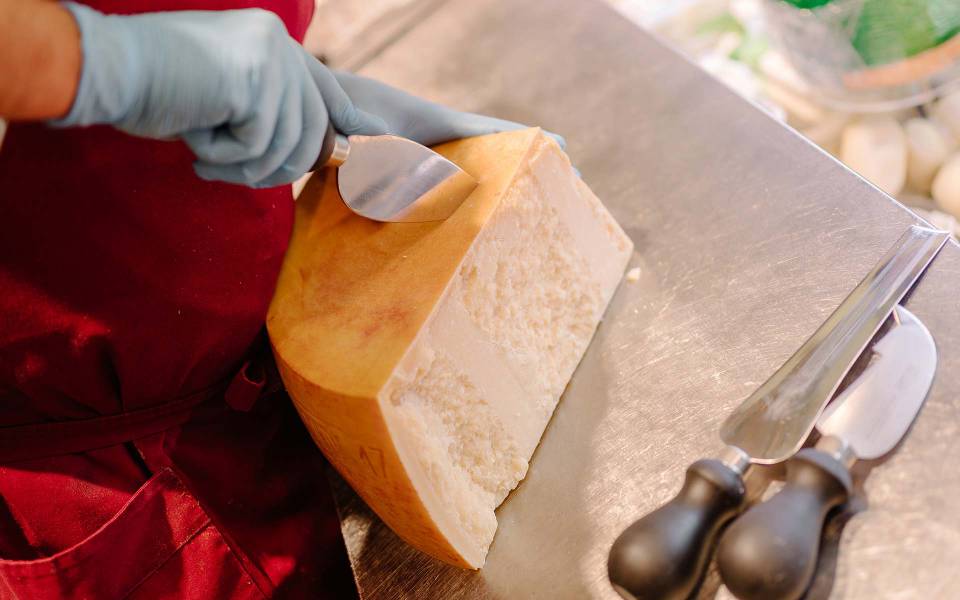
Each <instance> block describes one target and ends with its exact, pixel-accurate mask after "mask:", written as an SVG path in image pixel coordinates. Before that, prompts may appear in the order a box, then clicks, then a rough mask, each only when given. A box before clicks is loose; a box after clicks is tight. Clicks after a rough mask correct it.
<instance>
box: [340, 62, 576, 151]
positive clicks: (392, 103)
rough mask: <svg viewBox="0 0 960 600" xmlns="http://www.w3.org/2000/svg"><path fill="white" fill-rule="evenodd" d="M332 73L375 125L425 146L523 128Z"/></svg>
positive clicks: (380, 84)
mask: <svg viewBox="0 0 960 600" xmlns="http://www.w3.org/2000/svg"><path fill="white" fill-rule="evenodd" d="M334 75H335V76H336V78H337V81H338V82H340V86H341V87H342V88H343V89H344V91H345V92H346V93H347V95H348V96H350V99H351V100H352V101H353V104H354V105H355V106H356V107H357V108H358V109H359V110H361V111H362V112H364V113H367V114H369V115H373V116H374V117H375V118H376V119H377V121H378V122H377V127H380V128H385V129H386V131H388V132H389V133H392V134H394V135H399V136H401V137H405V138H410V139H411V140H414V141H415V142H419V143H421V144H424V145H427V146H431V145H433V144H438V143H440V142H446V141H449V140H457V139H460V138H465V137H473V136H476V135H486V134H489V133H499V132H501V131H511V130H514V129H525V128H526V127H527V125H521V124H520V123H514V122H513V121H504V120H503V119H496V118H493V117H486V116H483V115H477V114H472V113H465V112H460V111H457V110H453V109H451V108H448V107H446V106H442V105H440V104H436V103H434V102H430V101H428V100H424V99H423V98H417V97H416V96H412V95H410V94H408V93H406V92H403V91H400V90H398V89H396V88H392V87H390V86H388V85H386V84H384V83H380V82H379V81H375V80H373V79H368V78H366V77H361V76H359V75H353V74H351V73H344V72H340V71H334ZM548 133H549V132H548ZM550 135H551V136H553V137H554V139H556V140H557V142H558V143H559V144H560V147H561V148H563V147H565V146H566V142H565V141H564V139H563V138H562V137H560V136H559V135H557V134H554V133H550Z"/></svg>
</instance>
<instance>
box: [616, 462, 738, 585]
mask: <svg viewBox="0 0 960 600" xmlns="http://www.w3.org/2000/svg"><path fill="white" fill-rule="evenodd" d="M745 495H746V494H745V490H744V485H743V477H742V476H741V474H740V473H739V472H737V471H736V470H734V469H732V468H731V467H729V466H727V465H725V464H724V463H722V462H720V461H719V460H712V459H705V460H699V461H697V462H695V463H693V464H692V465H690V467H689V468H688V469H687V475H686V479H685V480H684V482H683V488H682V489H681V490H680V493H678V494H677V495H676V497H674V498H673V499H672V500H670V501H669V502H667V503H666V504H664V505H663V506H661V507H660V508H658V509H657V510H655V511H653V512H652V513H650V514H648V515H646V516H645V517H643V518H642V519H640V520H639V521H636V522H635V523H633V525H630V527H628V528H627V529H625V530H624V531H623V533H621V534H620V537H618V538H617V540H616V541H615V542H614V543H613V547H612V548H611V549H610V556H609V557H608V559H607V574H608V575H609V577H610V582H611V583H612V584H613V587H614V589H616V590H617V593H618V594H620V596H622V597H623V598H626V599H627V600H684V599H685V598H689V597H690V596H691V595H692V593H693V592H694V590H695V589H696V587H697V584H698V583H699V582H700V579H701V578H702V577H703V574H704V572H705V571H706V566H707V562H708V561H709V558H710V551H711V550H712V549H713V543H714V541H715V540H716V537H717V533H718V532H719V531H720V529H721V528H722V527H723V526H724V525H725V524H726V523H727V522H728V521H729V520H730V519H732V518H733V517H734V516H736V515H737V513H738V512H739V511H740V509H741V506H742V505H743V500H744V497H745Z"/></svg>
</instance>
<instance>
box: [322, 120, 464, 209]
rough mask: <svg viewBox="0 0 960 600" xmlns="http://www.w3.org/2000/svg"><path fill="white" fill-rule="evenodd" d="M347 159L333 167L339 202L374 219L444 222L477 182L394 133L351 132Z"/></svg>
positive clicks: (432, 153) (422, 147)
mask: <svg viewBox="0 0 960 600" xmlns="http://www.w3.org/2000/svg"><path fill="white" fill-rule="evenodd" d="M349 140H350V160H348V161H346V162H345V163H344V164H343V166H341V167H340V168H339V169H338V171H337V185H338V187H339V188H340V195H341V196H342V197H343V201H344V202H345V203H346V204H347V206H349V207H350V209H351V210H353V211H354V212H356V213H358V214H360V215H363V216H364V217H367V218H368V219H373V220H374V221H394V222H407V223H418V222H423V221H442V220H443V219H446V218H447V217H449V216H450V215H452V214H453V212H454V211H455V210H457V208H459V207H460V204H462V203H463V201H464V199H466V197H467V196H469V195H470V192H472V191H473V190H474V188H476V187H477V181H476V180H475V179H474V178H473V177H472V176H470V175H469V174H468V173H466V172H465V171H464V170H463V169H461V168H460V167H458V166H457V165H455V164H453V163H452V162H450V161H449V160H447V159H446V158H444V157H442V156H440V155H439V154H437V153H436V152H434V151H433V150H430V149H429V148H427V147H425V146H421V145H420V144H418V143H416V142H412V141H410V140H408V139H404V138H401V137H396V136H392V135H378V136H365V135H351V136H350V138H349Z"/></svg>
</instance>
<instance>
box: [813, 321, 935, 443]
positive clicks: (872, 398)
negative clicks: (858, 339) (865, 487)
mask: <svg viewBox="0 0 960 600" xmlns="http://www.w3.org/2000/svg"><path fill="white" fill-rule="evenodd" d="M893 317H894V319H895V320H896V322H897V325H896V326H895V327H894V328H893V329H891V330H890V331H889V332H887V334H886V335H885V336H883V338H881V339H880V341H879V342H877V343H876V344H875V345H874V346H873V348H872V353H873V355H872V357H871V360H870V363H869V364H868V365H867V368H866V370H865V371H864V372H863V373H861V374H860V376H859V377H857V379H856V380H855V381H854V382H853V383H852V384H851V385H850V386H849V387H847V389H845V390H844V391H843V392H842V393H841V394H840V395H839V396H837V398H836V399H835V400H834V401H833V402H831V403H830V404H828V405H827V408H826V409H825V410H824V411H823V414H822V415H821V416H820V419H819V420H818V421H817V430H818V431H819V432H820V434H821V435H824V436H833V437H835V438H839V439H842V440H844V441H845V443H846V444H847V445H849V447H850V451H851V452H852V453H853V454H854V455H855V456H856V457H857V459H859V460H871V459H874V458H879V457H881V456H883V455H884V454H886V453H887V452H890V450H892V449H893V447H894V446H896V445H897V443H899V442H900V439H901V438H903V436H904V434H906V432H907V429H909V428H910V424H911V423H913V420H914V418H915V417H916V416H917V413H918V412H920V407H921V406H922V405H923V401H924V398H926V396H927V391H928V390H929V389H930V385H931V384H932V383H933V375H934V373H935V372H936V370H937V346H936V344H934V342H933V336H931V335H930V331H929V330H927V328H926V326H924V324H923V323H921V322H920V319H918V318H917V317H915V316H914V315H913V313H911V312H910V311H908V310H907V309H905V308H903V307H902V306H897V307H896V308H895V309H894V312H893Z"/></svg>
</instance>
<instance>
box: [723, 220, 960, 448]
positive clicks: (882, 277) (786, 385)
mask: <svg viewBox="0 0 960 600" xmlns="http://www.w3.org/2000/svg"><path fill="white" fill-rule="evenodd" d="M949 237H950V234H949V233H948V232H946V231H938V230H936V229H928V228H925V227H919V226H916V225H913V226H911V227H910V228H908V229H907V231H906V232H905V233H904V234H903V236H901V237H900V239H899V240H897V243H896V244H894V246H893V247H892V248H891V249H890V251H889V252H887V254H886V255H885V256H884V257H883V258H882V259H880V262H879V263H877V265H876V266H875V267H874V268H873V269H872V270H871V271H870V272H869V273H867V276H866V277H864V278H863V280H862V281H861V282H860V284H859V285H858V286H857V287H856V288H855V289H854V290H853V291H852V292H850V295H849V296H847V298H846V299H845V300H844V301H843V303H842V304H840V306H839V307H837V310H836V311H834V313H833V314H832V315H830V318H829V319H827V320H826V321H825V322H824V324H823V325H821V326H820V328H819V329H817V331H816V333H814V334H813V335H812V336H811V337H810V339H809V340H807V341H806V343H804V344H803V346H801V347H800V349H799V350H797V352H796V353H795V354H794V355H793V356H791V357H790V360H788V361H787V362H786V363H784V365H783V366H782V367H781V368H780V369H779V370H777V372H776V373H774V374H773V376H772V377H770V379H768V380H767V381H766V383H764V384H763V385H762V386H760V387H759V388H758V389H757V391H755V392H754V393H753V394H751V395H750V397H749V398H747V399H746V400H745V401H744V403H743V404H741V405H740V406H738V407H737V409H736V410H735V411H734V412H733V414H731V415H730V416H729V417H728V418H727V420H726V421H724V423H723V426H722V427H721V429H720V438H721V439H722V440H723V441H724V443H726V444H730V445H731V446H736V447H737V448H740V449H741V450H743V451H744V452H746V453H747V454H749V455H750V458H751V460H752V461H753V462H755V463H761V464H769V463H776V462H780V461H783V460H786V459H788V458H790V457H791V456H792V455H793V454H794V453H795V452H796V451H797V450H799V449H800V446H801V445H802V444H803V442H804V440H806V439H807V436H809V435H810V432H811V431H813V427H814V425H815V423H816V421H817V417H818V416H820V412H821V411H822V410H823V407H824V406H826V404H827V402H828V401H829V400H830V398H831V397H832V396H833V394H834V392H836V391H837V387H838V386H839V385H840V382H841V381H842V380H843V377H844V375H846V374H847V371H848V370H850V367H851V366H852V365H853V363H854V361H855V360H856V359H857V357H858V356H860V353H861V352H863V349H864V348H866V347H867V343H869V342H870V339H871V338H872V337H873V335H874V334H875V333H876V332H877V330H878V329H880V326H881V325H882V324H883V322H884V321H886V320H887V317H888V316H889V315H890V312H891V311H892V310H893V307H894V305H896V303H897V302H899V301H900V299H901V298H903V296H904V294H906V293H907V290H909V289H910V287H911V286H913V284H914V282H916V280H917V278H918V277H920V275H921V274H922V273H923V271H924V269H926V268H927V265H928V264H930V261H931V260H933V257H934V256H936V254H937V252H939V251H940V248H942V247H943V244H944V243H946V241H947V239H949Z"/></svg>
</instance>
